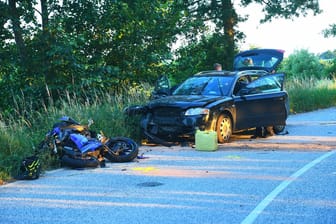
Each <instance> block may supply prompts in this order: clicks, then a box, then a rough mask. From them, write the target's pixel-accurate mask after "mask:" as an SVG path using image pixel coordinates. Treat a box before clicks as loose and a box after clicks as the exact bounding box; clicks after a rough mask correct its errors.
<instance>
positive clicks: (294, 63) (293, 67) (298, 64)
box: [281, 50, 326, 80]
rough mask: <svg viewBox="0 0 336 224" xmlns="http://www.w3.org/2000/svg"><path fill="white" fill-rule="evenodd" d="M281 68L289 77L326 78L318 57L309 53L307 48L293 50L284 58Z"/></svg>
mask: <svg viewBox="0 0 336 224" xmlns="http://www.w3.org/2000/svg"><path fill="white" fill-rule="evenodd" d="M281 70H282V71H283V72H285V73H286V75H287V77H288V78H289V79H291V78H298V79H302V80H309V79H311V78H314V79H321V78H326V77H325V74H324V73H323V65H322V64H321V63H320V61H319V58H318V57H317V56H316V55H314V54H312V53H309V52H308V50H298V51H295V52H294V53H293V54H291V55H290V56H289V57H288V58H286V59H285V60H284V62H283V63H282V67H281Z"/></svg>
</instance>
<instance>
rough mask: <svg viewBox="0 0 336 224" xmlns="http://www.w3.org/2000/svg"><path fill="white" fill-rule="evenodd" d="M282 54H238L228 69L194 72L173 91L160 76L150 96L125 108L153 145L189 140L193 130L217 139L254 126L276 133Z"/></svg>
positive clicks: (282, 114) (285, 107) (283, 96)
mask: <svg viewBox="0 0 336 224" xmlns="http://www.w3.org/2000/svg"><path fill="white" fill-rule="evenodd" d="M283 54H284V51H281V50H274V49H255V50H249V51H244V52H241V53H239V54H238V55H236V57H235V60H234V71H204V72H200V73H198V74H195V75H193V76H192V77H190V78H188V79H187V80H185V81H184V82H183V83H182V84H180V85H179V86H178V87H177V88H176V89H175V90H174V91H170V90H171V89H170V86H169V83H168V80H167V79H166V80H165V79H164V78H161V79H160V81H159V82H158V83H159V85H158V86H156V91H155V93H156V97H154V98H153V100H151V101H150V102H149V103H148V104H147V105H142V106H133V107H130V108H127V109H126V111H127V113H128V114H134V113H137V112H138V113H141V114H142V118H141V123H140V125H141V128H142V130H143V133H144V135H145V137H146V138H147V139H149V140H151V141H154V142H159V143H162V141H165V142H176V141H179V140H181V139H188V138H194V136H195V132H196V130H204V131H206V130H211V131H215V132H217V137H218V138H217V139H218V142H219V143H225V142H229V140H230V138H231V136H232V135H233V134H234V133H236V132H240V131H243V130H249V129H253V128H258V127H271V128H272V129H273V131H274V133H276V134H277V133H280V132H282V131H283V130H284V128H285V125H286V119H287V116H288V114H289V103H288V94H287V92H286V91H285V90H284V80H285V74H283V73H276V72H275V69H276V67H277V66H278V65H279V63H280V62H281V61H282V59H283ZM160 86H161V87H162V88H161V89H160Z"/></svg>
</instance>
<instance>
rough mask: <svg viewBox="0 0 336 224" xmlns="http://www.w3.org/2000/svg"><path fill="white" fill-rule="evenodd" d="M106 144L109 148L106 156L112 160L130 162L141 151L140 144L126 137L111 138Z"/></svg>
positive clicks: (105, 153)
mask: <svg viewBox="0 0 336 224" xmlns="http://www.w3.org/2000/svg"><path fill="white" fill-rule="evenodd" d="M105 146H106V147H107V150H106V151H105V152H104V157H105V158H106V159H108V160H110V161H111V162H119V163H123V162H130V161H132V160H133V159H135V157H137V155H138V153H139V146H138V144H137V143H136V142H135V141H134V140H132V139H130V138H126V137H115V138H111V139H110V140H109V141H108V142H107V143H106V144H105Z"/></svg>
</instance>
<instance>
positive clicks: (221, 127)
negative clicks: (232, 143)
mask: <svg viewBox="0 0 336 224" xmlns="http://www.w3.org/2000/svg"><path fill="white" fill-rule="evenodd" d="M216 132H217V137H218V142H219V143H226V142H229V140H230V138H231V135H232V120H231V118H230V117H229V116H228V115H226V114H221V115H220V116H219V117H218V120H217V126H216Z"/></svg>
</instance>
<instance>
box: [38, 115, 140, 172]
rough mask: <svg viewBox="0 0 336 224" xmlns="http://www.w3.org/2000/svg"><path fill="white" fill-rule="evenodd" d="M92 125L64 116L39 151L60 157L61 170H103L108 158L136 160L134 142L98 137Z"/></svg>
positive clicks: (102, 135) (100, 135)
mask: <svg viewBox="0 0 336 224" xmlns="http://www.w3.org/2000/svg"><path fill="white" fill-rule="evenodd" d="M92 124H93V121H92V120H89V123H88V124H87V125H82V124H80V123H79V122H77V121H75V120H74V119H72V118H71V117H67V116H64V117H62V118H60V122H58V123H56V124H54V126H53V128H52V130H51V131H49V132H48V133H47V134H46V138H45V140H44V141H42V142H41V144H40V149H42V150H46V149H48V150H50V151H51V153H52V155H57V156H58V158H59V159H60V161H61V164H62V166H69V167H73V168H84V167H98V166H99V165H100V166H101V167H104V166H105V158H106V159H107V160H109V161H110V162H130V161H132V160H133V159H134V158H136V157H137V155H138V153H139V147H138V144H137V143H136V142H135V141H134V140H132V139H130V138H127V137H113V138H108V137H106V136H105V135H104V134H103V133H102V132H101V133H99V134H97V133H96V132H95V131H93V130H91V129H90V126H91V125H92Z"/></svg>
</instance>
